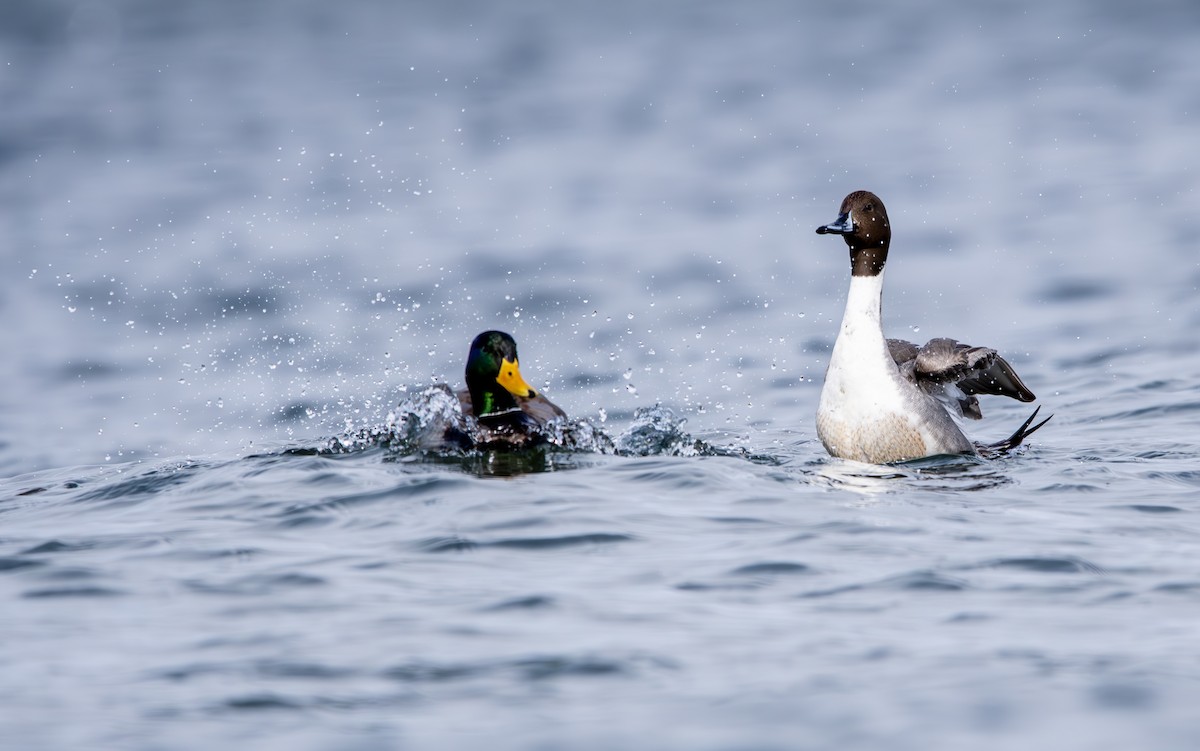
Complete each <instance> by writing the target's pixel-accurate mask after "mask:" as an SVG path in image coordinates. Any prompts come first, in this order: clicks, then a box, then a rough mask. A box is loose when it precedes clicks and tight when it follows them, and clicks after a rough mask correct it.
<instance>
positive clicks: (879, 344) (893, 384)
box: [817, 190, 1050, 464]
mask: <svg viewBox="0 0 1200 751" xmlns="http://www.w3.org/2000/svg"><path fill="white" fill-rule="evenodd" d="M817 234H819V235H826V234H835V235H841V236H842V238H843V239H844V240H845V241H846V244H847V245H848V246H850V273H851V276H850V292H849V295H848V296H847V298H846V312H845V314H844V315H843V317H842V328H841V330H840V331H839V332H838V337H837V342H836V343H834V345H833V354H832V355H831V356H830V358H829V368H828V370H827V371H826V373H825V386H824V388H822V389H821V401H820V405H819V406H818V407H817V435H818V436H819V437H820V439H821V443H823V444H825V448H826V450H827V451H829V453H830V454H832V455H833V456H836V457H840V458H842V459H855V460H857V461H861V462H869V463H872V464H890V463H892V462H901V461H907V460H911V459H920V458H923V457H927V456H937V455H941V454H971V455H975V454H978V453H980V451H983V452H984V453H994V452H1001V451H1007V450H1008V449H1011V448H1014V447H1016V446H1017V445H1019V444H1020V443H1021V441H1023V440H1024V439H1025V438H1026V437H1027V436H1028V435H1029V434H1030V433H1032V432H1033V431H1035V430H1037V429H1038V428H1040V427H1041V426H1042V425H1044V424H1045V423H1046V420H1049V419H1050V418H1046V420H1043V421H1041V422H1040V423H1038V424H1037V425H1034V426H1033V427H1030V424H1031V423H1032V422H1033V420H1034V418H1035V417H1036V416H1037V413H1038V410H1034V412H1033V414H1032V415H1030V417H1029V419H1028V420H1026V421H1025V424H1024V425H1022V426H1021V427H1020V428H1018V429H1017V431H1016V432H1015V433H1013V434H1012V435H1011V436H1009V437H1008V438H1007V439H1006V440H1004V441H1000V442H998V443H995V444H990V445H982V444H976V443H974V442H972V441H971V440H969V439H968V438H967V437H966V436H965V435H964V434H963V432H962V430H961V429H960V428H959V427H958V424H957V423H956V422H955V421H954V419H953V418H952V417H951V413H950V412H951V411H952V412H953V413H954V415H956V416H961V417H968V418H971V419H974V420H978V419H979V418H980V417H982V416H983V415H982V413H981V412H980V410H979V400H978V399H977V398H976V397H975V395H976V394H994V395H997V396H1007V397H1011V398H1013V399H1017V400H1019V401H1022V402H1031V401H1033V400H1034V398H1035V397H1034V395H1033V392H1032V391H1030V390H1029V388H1028V387H1026V386H1025V384H1024V383H1022V382H1021V379H1020V377H1018V376H1017V374H1016V372H1015V371H1013V369H1012V366H1011V365H1009V364H1008V362H1007V361H1006V360H1005V359H1004V358H1003V357H1001V356H1000V355H998V354H996V350H994V349H989V348H987V347H972V346H970V345H967V344H961V343H959V342H957V341H955V340H953V339H933V340H931V341H930V342H929V343H927V344H926V345H925V346H923V347H918V346H917V345H915V344H913V343H911V342H906V341H902V340H900V339H885V338H884V336H883V328H882V326H881V324H880V304H881V298H882V292H883V267H884V264H885V263H887V255H888V245H889V244H890V242H891V239H892V230H891V225H890V224H889V223H888V216H887V210H886V209H885V208H884V207H883V202H882V201H880V200H879V197H878V196H876V195H875V194H874V193H870V192H868V191H865V190H860V191H855V192H854V193H851V194H850V195H848V196H846V199H845V200H844V201H842V207H841V211H840V212H839V214H838V218H837V220H836V221H834V222H833V223H832V224H826V225H822V226H820V227H817ZM1039 409H1040V408H1039ZM948 410H949V411H948Z"/></svg>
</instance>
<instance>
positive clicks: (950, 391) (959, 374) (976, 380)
mask: <svg viewBox="0 0 1200 751" xmlns="http://www.w3.org/2000/svg"><path fill="white" fill-rule="evenodd" d="M887 344H888V352H889V353H890V354H891V356H892V359H893V360H894V361H895V363H896V367H897V368H898V369H899V370H900V373H901V375H903V376H904V377H905V378H907V379H908V380H909V381H910V382H912V384H913V385H914V386H916V387H917V388H919V389H921V390H922V391H924V392H925V393H927V394H929V395H930V396H932V397H934V398H936V399H937V400H938V401H940V402H942V403H943V404H945V405H946V406H947V407H949V408H950V409H952V410H954V411H955V412H957V413H958V414H960V415H962V416H963V417H969V418H971V419H973V420H978V419H979V418H981V417H983V413H982V412H981V411H980V409H979V400H978V399H976V398H975V394H991V395H995V396H1007V397H1009V398H1012V399H1017V400H1019V401H1023V402H1029V401H1033V399H1034V395H1033V392H1032V391H1030V390H1029V389H1028V387H1026V386H1025V384H1024V383H1022V382H1021V379H1020V378H1019V377H1018V376H1017V374H1016V372H1014V371H1013V369H1012V366H1011V365H1009V364H1008V361H1006V360H1005V359H1004V358H1003V357H1001V356H1000V355H998V354H996V350H994V349H991V348H989V347H972V346H971V345H969V344H963V343H961V342H958V341H955V340H954V339H947V338H939V339H931V340H930V341H929V342H928V343H927V344H925V346H923V347H918V346H917V345H915V344H913V343H912V342H906V341H904V340H901V339H889V340H888V342H887Z"/></svg>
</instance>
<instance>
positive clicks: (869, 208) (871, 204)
mask: <svg viewBox="0 0 1200 751" xmlns="http://www.w3.org/2000/svg"><path fill="white" fill-rule="evenodd" d="M874 210H875V204H873V203H868V204H867V205H866V206H865V207H864V208H863V211H874Z"/></svg>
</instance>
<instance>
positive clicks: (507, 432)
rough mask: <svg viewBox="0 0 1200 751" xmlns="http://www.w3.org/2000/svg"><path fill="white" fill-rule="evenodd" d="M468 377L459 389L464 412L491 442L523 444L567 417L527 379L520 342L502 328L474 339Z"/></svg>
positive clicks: (468, 365) (468, 364)
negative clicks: (519, 353)
mask: <svg viewBox="0 0 1200 751" xmlns="http://www.w3.org/2000/svg"><path fill="white" fill-rule="evenodd" d="M466 380H467V387H466V388H465V389H463V390H462V391H460V392H458V399H459V403H460V404H461V405H462V410H463V414H464V415H470V416H472V417H474V418H475V419H476V420H478V421H479V423H480V425H481V426H482V427H484V428H486V429H487V430H488V431H489V436H488V439H489V442H492V441H495V442H500V443H509V444H517V445H523V444H526V443H529V442H531V440H536V439H537V438H538V437H539V436H538V431H539V429H540V428H541V427H543V426H544V425H545V424H546V423H548V422H550V421H551V420H553V419H555V418H565V417H566V416H567V413H566V412H564V411H562V409H560V408H559V407H558V406H557V405H556V404H554V402H552V401H550V400H549V399H547V398H546V397H544V396H542V395H541V394H539V393H538V392H537V391H535V390H534V389H533V387H532V386H530V385H529V384H528V383H526V382H525V379H524V377H522V376H521V369H520V367H519V365H518V363H517V343H516V341H515V340H514V339H513V338H512V337H511V336H510V335H508V334H506V333H504V332H503V331H485V332H483V333H482V334H480V335H479V336H477V337H475V341H473V342H471V351H470V353H469V354H468V355H467V368H466Z"/></svg>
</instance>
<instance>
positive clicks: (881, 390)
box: [817, 274, 974, 464]
mask: <svg viewBox="0 0 1200 751" xmlns="http://www.w3.org/2000/svg"><path fill="white" fill-rule="evenodd" d="M882 289H883V274H877V275H875V276H852V277H851V278H850V293H849V295H848V296H847V299H846V312H845V315H844V316H843V318H842V328H841V330H840V331H839V332H838V338H837V342H836V343H835V344H834V346H833V354H832V355H831V356H830V358H829V368H828V370H827V371H826V373H825V386H824V388H823V389H822V390H821V401H820V405H819V406H818V408H817V435H818V436H819V437H820V439H821V442H822V443H823V444H825V448H826V450H828V451H829V453H830V454H832V455H833V456H837V457H841V458H844V459H855V460H857V461H863V462H871V463H874V464H886V463H889V462H896V461H904V460H906V459H917V458H920V457H923V456H931V455H934V454H957V453H973V452H974V447H973V446H972V445H971V442H970V441H968V440H967V438H966V437H965V436H964V435H963V434H962V431H960V430H959V429H958V426H957V425H955V424H954V422H953V421H952V420H951V419H950V417H949V415H947V414H946V412H945V411H944V410H943V409H942V408H941V407H940V406H939V405H937V403H936V402H934V401H933V400H932V399H930V398H929V397H927V396H925V395H924V394H922V393H921V392H919V391H918V390H917V389H916V388H914V387H913V386H912V385H911V384H909V383H908V382H907V381H905V380H904V379H903V378H902V377H901V376H900V374H899V372H898V371H897V369H896V364H895V362H894V361H893V360H892V357H891V355H890V354H888V349H887V343H886V342H885V341H884V337H883V329H882V327H881V325H880V295H881V293H882Z"/></svg>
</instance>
